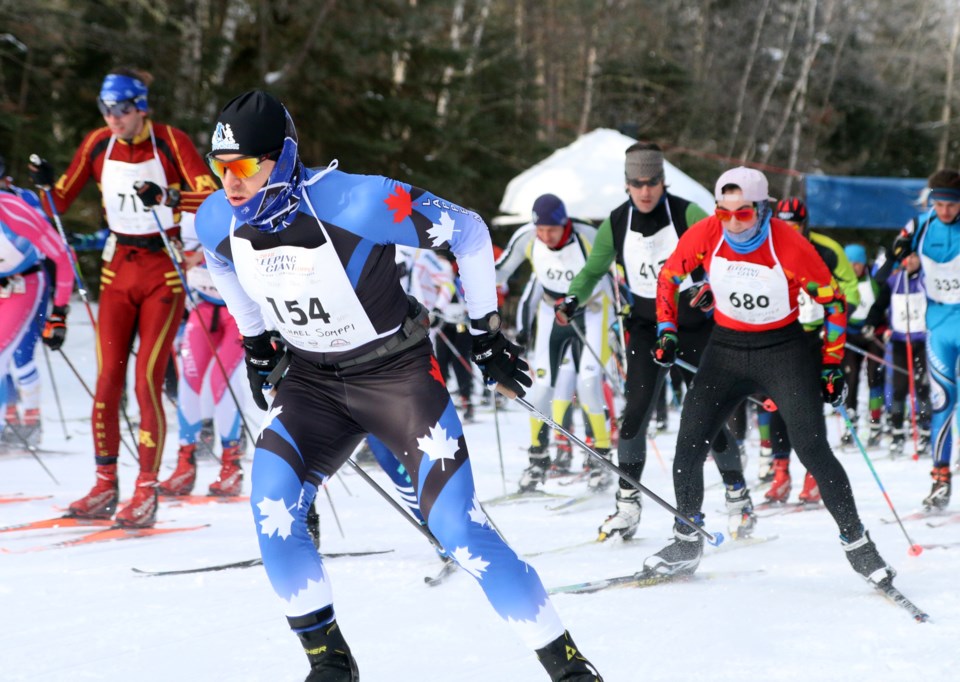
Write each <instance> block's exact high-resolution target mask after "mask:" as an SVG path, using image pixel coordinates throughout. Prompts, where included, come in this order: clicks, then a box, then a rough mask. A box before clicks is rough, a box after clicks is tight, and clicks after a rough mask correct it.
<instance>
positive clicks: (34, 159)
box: [30, 154, 97, 333]
mask: <svg viewBox="0 0 960 682" xmlns="http://www.w3.org/2000/svg"><path fill="white" fill-rule="evenodd" d="M30 163H32V164H33V165H34V166H39V165H40V163H41V159H40V157H39V156H37V155H36V154H31V155H30ZM37 187H38V189H39V190H40V191H41V192H43V194H44V195H45V196H46V197H47V203H48V204H50V213H51V215H53V224H54V225H55V226H56V228H57V232H58V233H60V239H61V241H63V248H65V249H66V250H67V258H68V259H69V260H70V267H71V268H73V278H74V279H75V280H76V281H77V293H79V294H80V299H81V300H82V301H83V305H84V306H86V308H87V315H89V316H90V324H92V325H93V331H94V333H96V331H97V322H96V320H95V319H94V317H93V308H91V307H90V298H89V297H88V296H87V287H86V286H85V285H84V283H83V277H82V276H81V273H80V264H79V263H77V259H76V257H75V256H74V253H73V249H72V248H71V247H70V242H69V241H68V240H67V232H66V230H64V229H63V223H62V222H61V221H60V213H59V212H58V211H57V204H56V202H55V201H54V198H53V194H52V193H51V192H50V186H49V185H43V186H40V185H38V186H37Z"/></svg>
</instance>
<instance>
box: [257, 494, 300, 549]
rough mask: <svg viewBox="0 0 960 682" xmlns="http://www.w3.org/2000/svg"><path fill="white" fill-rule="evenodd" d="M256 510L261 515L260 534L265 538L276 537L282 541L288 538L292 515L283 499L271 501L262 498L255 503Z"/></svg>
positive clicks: (267, 498)
mask: <svg viewBox="0 0 960 682" xmlns="http://www.w3.org/2000/svg"><path fill="white" fill-rule="evenodd" d="M257 509H259V510H260V513H261V514H263V519H261V520H260V532H261V533H263V534H264V535H266V536H267V537H273V536H278V537H279V538H280V539H282V540H286V539H287V538H288V537H290V526H292V525H293V515H292V514H291V513H290V509H291V508H290V507H287V503H286V502H284V501H283V498H280V499H279V500H271V499H270V498H269V497H264V498H263V499H262V500H261V501H260V502H258V503H257Z"/></svg>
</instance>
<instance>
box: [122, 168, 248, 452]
mask: <svg viewBox="0 0 960 682" xmlns="http://www.w3.org/2000/svg"><path fill="white" fill-rule="evenodd" d="M139 184H140V183H139V182H135V183H134V184H133V189H134V191H136V189H137V186H138V185H139ZM150 213H151V214H152V215H153V219H154V220H155V221H156V223H157V230H158V231H159V232H160V239H161V240H162V241H163V246H164V248H165V249H166V250H167V255H168V256H170V262H171V263H173V269H174V270H176V272H177V277H179V278H180V283H181V284H183V291H184V293H185V294H186V295H187V300H188V301H189V302H190V309H191V310H193V311H197V317H198V318H199V320H200V325H199V326H200V329H201V330H202V331H203V335H204V337H206V339H207V344H209V346H210V352H211V353H212V354H213V360H214V362H216V363H217V367H218V368H219V369H220V372H221V373H222V374H223V381H224V384H225V385H226V387H227V391H229V392H230V397H231V398H232V399H233V402H234V404H235V405H236V406H237V413H238V414H239V415H240V423H241V424H243V430H244V431H246V433H247V438H249V439H250V442H251V443H252V442H254V439H253V431H251V430H250V427H249V426H248V425H247V417H246V415H244V413H243V408H242V407H241V406H240V401H239V400H238V399H237V394H236V393H234V391H233V386H231V385H230V375H229V374H227V368H226V367H224V366H223V362H222V361H221V360H220V355H219V354H218V353H217V347H216V345H215V344H214V343H213V338H211V336H210V332H209V331H208V330H207V326H206V324H204V322H203V317H202V316H201V315H200V313H199V309H198V307H197V301H196V299H195V298H194V297H193V291H191V290H190V287H189V286H188V285H187V278H186V277H185V276H184V274H183V269H182V268H181V267H180V263H179V262H178V261H177V254H176V252H175V251H174V250H173V246H172V245H171V244H170V237H168V236H167V231H166V230H165V229H164V228H163V223H161V222H160V216H158V215H157V211H156V206H152V207H150Z"/></svg>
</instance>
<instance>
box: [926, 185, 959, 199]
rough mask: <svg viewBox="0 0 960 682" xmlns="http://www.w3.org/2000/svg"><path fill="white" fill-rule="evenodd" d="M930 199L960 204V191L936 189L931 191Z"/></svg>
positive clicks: (943, 188)
mask: <svg viewBox="0 0 960 682" xmlns="http://www.w3.org/2000/svg"><path fill="white" fill-rule="evenodd" d="M930 199H931V200H932V201H951V202H960V189H952V188H950V187H934V188H933V189H931V190H930Z"/></svg>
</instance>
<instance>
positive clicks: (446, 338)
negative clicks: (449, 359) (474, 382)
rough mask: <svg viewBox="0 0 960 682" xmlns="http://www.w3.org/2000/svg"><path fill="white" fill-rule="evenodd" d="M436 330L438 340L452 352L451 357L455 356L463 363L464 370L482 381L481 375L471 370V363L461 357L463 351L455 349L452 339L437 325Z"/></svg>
mask: <svg viewBox="0 0 960 682" xmlns="http://www.w3.org/2000/svg"><path fill="white" fill-rule="evenodd" d="M436 332H437V336H438V337H439V338H440V340H441V341H443V343H444V344H445V345H446V346H447V348H449V349H450V352H451V353H453V357H455V358H456V359H457V360H458V361H459V362H460V364H461V365H463V366H464V367H465V368H466V370H467V371H468V372H470V374H472V375H473V378H474V379H479V380H480V382H481V383H483V377H482V376H478V375H477V373H476V372H475V371H474V370H473V365H471V364H470V363H469V362H468V361H467V359H466V358H465V357H463V353H461V352H460V351H459V350H457V347H456V346H454V345H453V341H451V340H450V337H449V336H447V335H446V334H444V333H443V330H442V329H440V328H439V327H438V328H437V330H436Z"/></svg>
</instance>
